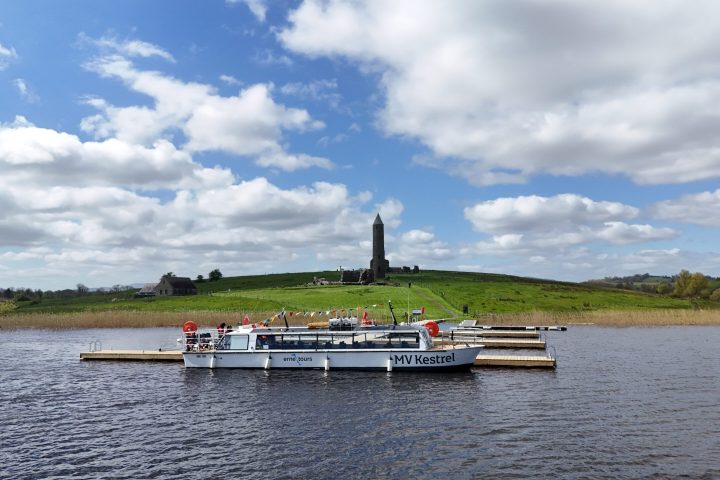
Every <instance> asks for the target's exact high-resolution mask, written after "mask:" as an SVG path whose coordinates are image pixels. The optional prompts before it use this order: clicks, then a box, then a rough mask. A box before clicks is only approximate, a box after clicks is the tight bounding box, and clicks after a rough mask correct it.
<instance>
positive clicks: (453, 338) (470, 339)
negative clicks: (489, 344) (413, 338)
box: [434, 329, 482, 348]
mask: <svg viewBox="0 0 720 480" xmlns="http://www.w3.org/2000/svg"><path fill="white" fill-rule="evenodd" d="M435 339H437V340H439V341H440V342H441V343H443V344H447V345H450V346H451V347H453V348H455V347H457V346H459V345H463V344H464V345H474V344H478V343H482V336H481V335H479V334H478V332H457V331H456V330H455V329H453V330H441V331H440V332H439V333H438V336H437V337H435ZM435 339H434V340H435Z"/></svg>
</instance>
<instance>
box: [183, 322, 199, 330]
mask: <svg viewBox="0 0 720 480" xmlns="http://www.w3.org/2000/svg"><path fill="white" fill-rule="evenodd" d="M197 329H198V327H197V323H195V322H193V321H192V320H188V321H187V322H185V324H184V325H183V332H185V333H190V332H197Z"/></svg>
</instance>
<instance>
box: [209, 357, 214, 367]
mask: <svg viewBox="0 0 720 480" xmlns="http://www.w3.org/2000/svg"><path fill="white" fill-rule="evenodd" d="M210 368H215V355H214V354H213V356H212V358H211V359H210Z"/></svg>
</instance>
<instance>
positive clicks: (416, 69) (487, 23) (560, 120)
mask: <svg viewBox="0 0 720 480" xmlns="http://www.w3.org/2000/svg"><path fill="white" fill-rule="evenodd" d="M718 15H720V6H719V5H718V4H717V3H715V2H711V1H701V2H698V3H696V4H694V6H693V8H691V9H689V8H687V4H686V3H685V2H682V1H680V0H674V1H669V2H664V3H663V4H662V5H656V4H652V5H650V4H648V3H647V2H639V3H638V2H636V3H628V2H624V1H620V0H613V1H610V2H604V3H603V4H602V5H587V4H582V5H580V4H576V3H573V2H565V3H538V2H535V1H529V0H527V1H519V2H480V3H478V2H476V1H472V0H467V1H455V2H452V4H451V6H448V5H447V4H445V3H438V2H433V1H429V0H428V1H421V2H418V1H416V0H412V1H410V0H407V1H398V2H393V3H392V5H387V2H382V1H381V0H369V1H366V2H344V1H339V0H330V1H320V0H306V1H304V2H303V3H302V4H301V5H300V6H299V7H298V8H297V9H296V10H295V11H293V12H291V14H290V16H289V20H290V25H289V27H287V28H286V29H284V30H282V31H281V32H279V38H280V40H281V41H282V42H283V43H284V45H285V46H286V47H287V48H289V49H291V50H293V51H295V52H299V53H303V54H306V55H308V56H311V57H320V56H329V57H344V58H348V59H351V60H354V61H357V62H358V63H359V64H360V66H361V68H362V69H363V71H368V72H373V73H379V74H380V75H377V78H379V79H380V82H381V87H382V88H383V91H384V94H385V106H384V108H383V110H382V111H381V112H380V115H379V116H380V125H381V126H382V127H383V128H384V129H385V131H386V132H388V133H391V134H396V135H401V136H410V137H414V138H418V139H420V140H421V141H422V142H423V143H424V144H425V145H427V146H428V147H429V148H430V149H431V151H432V152H433V156H431V157H425V158H424V159H423V160H424V163H425V164H426V165H433V166H436V167H438V168H443V169H446V170H448V171H450V172H451V173H453V174H456V175H462V176H467V177H468V179H469V181H471V182H472V183H474V184H478V185H482V184H492V183H510V182H519V181H524V180H526V179H527V178H528V177H529V176H531V175H536V174H541V173H545V174H548V173H549V174H553V175H582V174H586V173H589V172H602V173H608V174H623V175H627V176H628V177H630V178H631V179H632V180H634V181H635V182H637V183H640V184H661V183H680V182H689V181H695V180H701V179H708V178H716V177H718V176H720V161H719V160H720V155H719V154H718V152H720V141H718V139H717V136H716V135H715V132H716V131H717V129H718V127H720V115H718V114H717V112H716V111H715V110H714V109H713V105H716V104H717V103H719V102H720V81H718V80H717V78H718V74H720V62H719V61H718V60H717V58H716V55H715V53H714V52H715V45H717V44H718V43H720V30H718V29H717V28H716V25H715V22H714V19H715V18H717V17H718ZM618 52H622V54H619V53H618ZM678 119H682V121H678Z"/></svg>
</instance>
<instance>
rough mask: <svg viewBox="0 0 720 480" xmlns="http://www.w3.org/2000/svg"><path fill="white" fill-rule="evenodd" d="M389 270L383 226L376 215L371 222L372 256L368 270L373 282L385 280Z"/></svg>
mask: <svg viewBox="0 0 720 480" xmlns="http://www.w3.org/2000/svg"><path fill="white" fill-rule="evenodd" d="M389 268H390V262H388V261H387V260H385V225H384V224H383V222H382V219H380V214H379V213H378V214H377V217H375V221H374V222H373V256H372V260H370V269H371V270H372V271H373V274H374V275H375V280H378V279H382V278H385V273H387V271H388V269H389Z"/></svg>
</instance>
